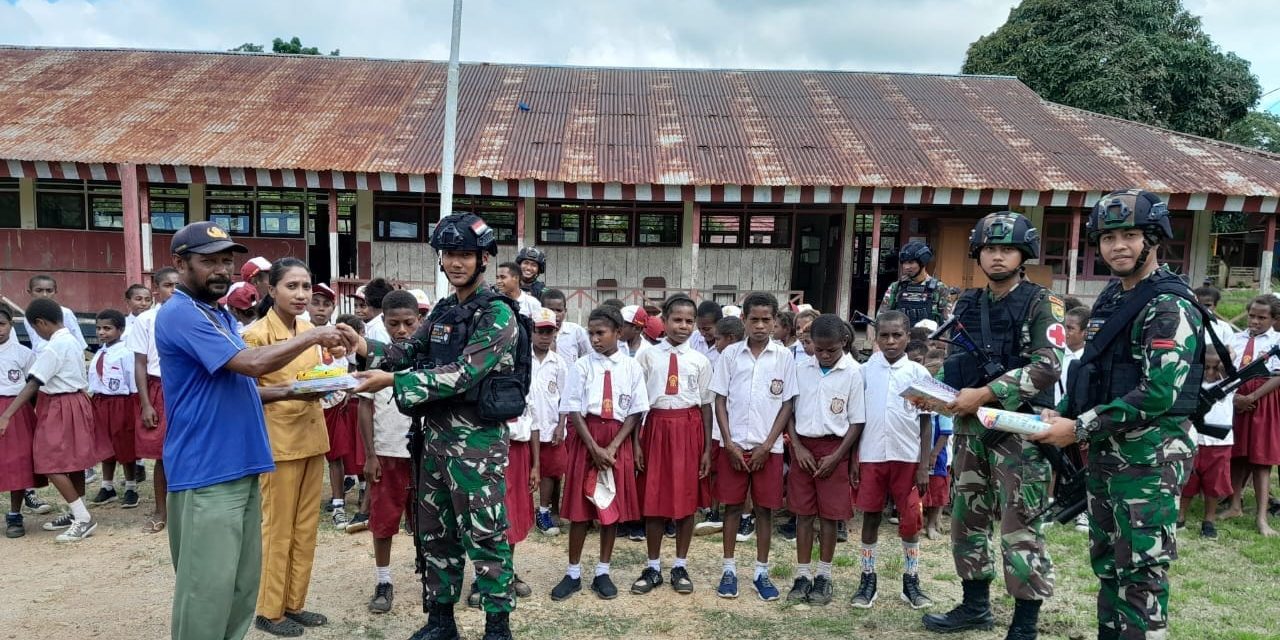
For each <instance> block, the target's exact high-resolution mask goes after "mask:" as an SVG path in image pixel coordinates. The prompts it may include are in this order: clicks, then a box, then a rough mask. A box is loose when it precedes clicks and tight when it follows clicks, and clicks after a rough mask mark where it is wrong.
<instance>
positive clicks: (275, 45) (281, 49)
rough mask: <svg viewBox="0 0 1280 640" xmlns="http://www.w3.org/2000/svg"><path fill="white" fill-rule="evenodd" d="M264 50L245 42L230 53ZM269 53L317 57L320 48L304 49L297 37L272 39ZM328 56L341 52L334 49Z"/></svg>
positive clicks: (258, 45) (260, 46)
mask: <svg viewBox="0 0 1280 640" xmlns="http://www.w3.org/2000/svg"><path fill="white" fill-rule="evenodd" d="M264 49H265V47H263V46H262V45H260V44H254V43H252V42H246V43H244V44H242V45H240V46H238V47H236V48H234V49H231V51H248V52H250V53H262V51H263V50H264ZM271 52H272V53H293V54H299V55H304V56H318V55H320V48H319V47H304V46H302V40H301V39H300V38H298V36H294V37H292V38H290V39H289V40H285V39H284V38H275V39H273V40H272V41H271ZM329 55H331V56H336V55H341V52H340V50H339V49H334V50H333V51H330V52H329Z"/></svg>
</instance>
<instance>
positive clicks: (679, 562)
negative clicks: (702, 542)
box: [671, 558, 688, 569]
mask: <svg viewBox="0 0 1280 640" xmlns="http://www.w3.org/2000/svg"><path fill="white" fill-rule="evenodd" d="M686 566H688V560H686V559H684V558H676V561H675V562H674V563H672V564H671V568H672V569H683V568H685V567H686Z"/></svg>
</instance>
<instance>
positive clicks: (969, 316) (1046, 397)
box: [942, 280, 1053, 407]
mask: <svg viewBox="0 0 1280 640" xmlns="http://www.w3.org/2000/svg"><path fill="white" fill-rule="evenodd" d="M1043 291H1044V287H1042V286H1040V285H1038V284H1036V283H1034V282H1031V281H1029V280H1023V281H1022V282H1021V283H1020V284H1019V285H1018V286H1017V287H1014V289H1013V291H1010V292H1009V293H1008V294H1007V295H1005V296H1004V297H1003V298H1000V299H999V300H992V299H991V296H989V295H988V294H987V290H986V289H985V288H984V289H969V290H967V291H965V292H964V293H963V294H961V296H960V299H959V300H957V301H956V308H955V310H954V311H953V312H952V314H951V315H952V316H953V317H955V318H957V319H958V320H959V321H960V324H962V325H964V328H965V330H966V331H968V333H969V335H970V337H972V338H973V340H974V342H975V343H976V344H977V346H978V348H979V349H981V350H982V351H983V353H985V354H986V356H987V357H988V358H989V359H990V360H991V362H992V364H993V365H994V366H991V367H987V368H984V366H983V362H982V358H981V357H980V356H979V355H977V354H974V353H971V352H969V351H965V350H963V349H957V348H954V347H953V348H952V349H951V354H950V355H949V356H947V359H946V362H945V363H944V364H943V367H942V371H943V378H944V380H945V381H946V383H947V384H948V385H951V386H952V387H955V388H956V389H970V388H977V387H981V386H983V385H986V384H988V383H990V382H991V381H992V380H994V379H996V378H998V377H999V376H1000V375H1002V374H1003V373H1004V372H1006V371H1011V370H1013V369H1018V368H1021V367H1024V366H1026V365H1028V364H1030V363H1031V360H1030V359H1028V358H1027V357H1025V356H1024V355H1023V351H1024V349H1023V344H1022V326H1023V325H1024V324H1026V322H1027V320H1028V319H1029V318H1030V317H1031V312H1032V309H1033V308H1034V307H1035V305H1036V303H1037V302H1038V301H1039V300H1040V298H1041V296H1042V295H1043V294H1042V292H1043ZM988 368H989V369H990V371H988V370H987V369H988ZM1031 402H1032V404H1034V405H1036V406H1041V407H1052V406H1053V387H1049V388H1048V389H1046V390H1044V391H1041V392H1040V393H1039V394H1038V395H1037V396H1036V397H1035V398H1034V399H1033V400H1032V401H1031Z"/></svg>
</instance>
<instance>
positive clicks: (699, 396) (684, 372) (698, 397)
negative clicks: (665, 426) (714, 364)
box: [636, 339, 715, 409]
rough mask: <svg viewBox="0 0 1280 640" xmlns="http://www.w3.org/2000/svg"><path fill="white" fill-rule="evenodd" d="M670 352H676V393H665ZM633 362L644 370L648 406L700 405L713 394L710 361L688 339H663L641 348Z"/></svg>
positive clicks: (664, 407) (680, 407)
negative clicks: (684, 340)
mask: <svg viewBox="0 0 1280 640" xmlns="http://www.w3.org/2000/svg"><path fill="white" fill-rule="evenodd" d="M673 352H674V353H675V354H676V378H677V382H676V394H675V395H667V373H668V371H669V370H670V369H671V354H672V353H673ZM636 362H639V363H640V368H641V369H643V370H644V379H645V387H646V390H647V391H648V392H649V408H651V409H688V408H690V407H701V406H702V405H704V404H710V403H711V401H712V400H713V399H714V398H715V396H714V395H712V393H711V361H710V360H707V357H706V356H704V355H702V354H701V353H698V352H697V351H695V350H694V348H693V347H692V346H690V344H689V343H688V341H686V342H684V343H683V344H681V345H679V346H674V345H672V344H671V343H670V342H668V341H667V340H665V339H664V340H663V341H662V342H659V343H658V344H656V345H652V346H651V347H650V348H648V349H642V350H641V351H640V355H638V356H636Z"/></svg>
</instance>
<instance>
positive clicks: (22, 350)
mask: <svg viewBox="0 0 1280 640" xmlns="http://www.w3.org/2000/svg"><path fill="white" fill-rule="evenodd" d="M35 359H36V355H35V353H34V352H32V351H31V349H28V348H27V347H26V346H24V345H23V344H22V343H21V342H18V337H17V336H16V335H14V334H13V333H10V334H9V341H8V342H6V343H4V344H0V396H7V397H10V398H12V397H13V396H16V395H18V392H20V391H22V388H23V387H25V386H27V371H28V370H29V369H31V363H32V362H35Z"/></svg>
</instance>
